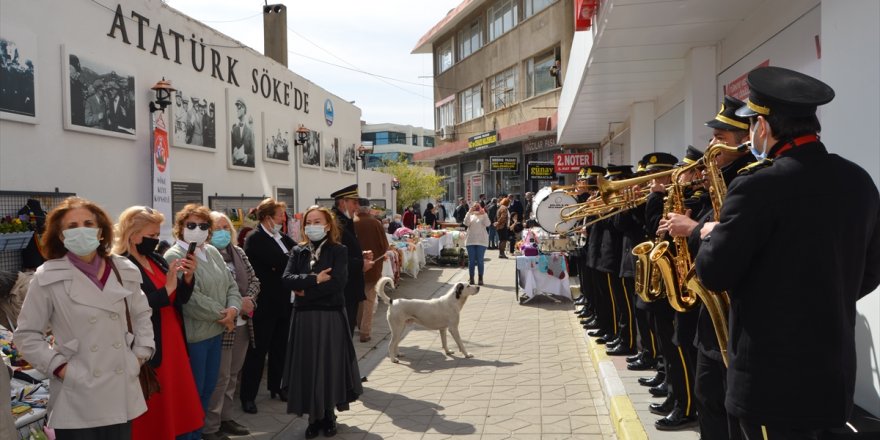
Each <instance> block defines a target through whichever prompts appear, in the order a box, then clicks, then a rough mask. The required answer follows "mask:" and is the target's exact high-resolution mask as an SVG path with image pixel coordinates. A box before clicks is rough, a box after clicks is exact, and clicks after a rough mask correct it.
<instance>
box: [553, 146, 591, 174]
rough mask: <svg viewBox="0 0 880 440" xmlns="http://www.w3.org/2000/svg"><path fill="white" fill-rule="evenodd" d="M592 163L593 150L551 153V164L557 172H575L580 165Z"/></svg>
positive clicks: (586, 165) (585, 165)
mask: <svg viewBox="0 0 880 440" xmlns="http://www.w3.org/2000/svg"><path fill="white" fill-rule="evenodd" d="M590 165H593V152H592V151H588V152H586V153H565V154H554V155H553V166H554V167H555V168H556V172H557V173H559V174H573V173H577V172H578V170H580V169H581V167H588V166H590Z"/></svg>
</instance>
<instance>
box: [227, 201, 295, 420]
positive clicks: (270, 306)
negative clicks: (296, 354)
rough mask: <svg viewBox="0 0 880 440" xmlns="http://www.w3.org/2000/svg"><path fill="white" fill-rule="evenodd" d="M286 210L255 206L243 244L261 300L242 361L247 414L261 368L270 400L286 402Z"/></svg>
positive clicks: (252, 410) (277, 205) (289, 242)
mask: <svg viewBox="0 0 880 440" xmlns="http://www.w3.org/2000/svg"><path fill="white" fill-rule="evenodd" d="M286 208H287V205H285V204H284V203H283V202H278V201H276V200H275V199H273V198H267V199H264V200H263V201H262V202H260V204H259V205H257V221H259V222H260V223H259V224H258V225H257V226H256V228H254V232H253V233H252V234H251V235H249V236H248V237H247V239H246V240H245V243H244V251H245V253H246V254H247V257H248V259H249V260H250V263H251V266H252V267H253V268H254V272H255V273H256V274H257V278H258V279H259V280H260V296H259V298H257V307H256V309H255V310H254V316H253V323H254V345H253V346H252V347H251V348H249V349H248V353H247V356H246V357H245V361H244V366H243V367H242V373H241V389H240V390H239V399H240V400H241V408H242V410H243V411H244V412H246V413H249V414H256V412H257V404H256V403H255V400H256V398H257V392H258V391H259V389H260V382H262V380H263V366H264V365H266V366H267V368H268V370H269V371H268V373H267V375H266V388H267V389H268V390H269V397H270V398H275V396H276V395H277V396H278V397H279V398H280V399H281V400H284V399H286V398H287V394H285V393H284V392H282V390H281V373H282V371H283V369H284V354H285V352H286V350H287V332H288V330H289V328H290V313H291V305H290V302H291V298H290V289H285V288H284V287H282V285H281V274H282V273H283V272H284V268H285V267H286V265H287V257H288V255H289V253H290V250H291V249H293V246H295V245H296V243H294V241H293V239H291V238H290V237H288V236H287V235H285V234H282V233H281V228H282V227H283V225H284V221H285V210H286ZM267 356H268V362H267V360H266V357H267Z"/></svg>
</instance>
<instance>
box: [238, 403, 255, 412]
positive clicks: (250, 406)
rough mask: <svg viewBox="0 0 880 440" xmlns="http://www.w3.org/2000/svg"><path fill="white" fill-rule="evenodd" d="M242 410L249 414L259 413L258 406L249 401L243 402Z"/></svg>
mask: <svg viewBox="0 0 880 440" xmlns="http://www.w3.org/2000/svg"><path fill="white" fill-rule="evenodd" d="M241 410H242V411H244V412H246V413H248V414H256V413H257V404H256V403H254V401H253V400H248V401H247V402H241Z"/></svg>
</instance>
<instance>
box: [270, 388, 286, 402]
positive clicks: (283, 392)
mask: <svg viewBox="0 0 880 440" xmlns="http://www.w3.org/2000/svg"><path fill="white" fill-rule="evenodd" d="M276 395H277V396H278V400H280V401H282V402H287V390H286V389H283V390H280V391H269V398H272V399H274V398H275V396H276Z"/></svg>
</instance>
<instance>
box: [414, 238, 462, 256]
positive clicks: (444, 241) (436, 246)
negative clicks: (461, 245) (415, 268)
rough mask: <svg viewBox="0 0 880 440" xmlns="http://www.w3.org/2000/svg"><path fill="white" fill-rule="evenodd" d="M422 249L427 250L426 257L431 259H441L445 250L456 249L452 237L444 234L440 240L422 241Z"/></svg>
mask: <svg viewBox="0 0 880 440" xmlns="http://www.w3.org/2000/svg"><path fill="white" fill-rule="evenodd" d="M420 243H421V245H422V248H424V249H425V255H428V256H430V257H439V256H440V251H441V250H443V249H447V248H451V247H454V245H453V242H452V235H450V234H444V235H441V236H440V237H438V238H434V237H427V238H423V239H422V240H421V242H420Z"/></svg>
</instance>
